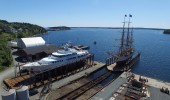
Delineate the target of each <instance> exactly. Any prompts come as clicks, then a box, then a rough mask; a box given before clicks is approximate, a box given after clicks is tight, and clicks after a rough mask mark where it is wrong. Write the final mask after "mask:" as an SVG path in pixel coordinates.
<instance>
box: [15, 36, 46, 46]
mask: <svg viewBox="0 0 170 100" xmlns="http://www.w3.org/2000/svg"><path fill="white" fill-rule="evenodd" d="M43 45H45V41H44V39H43V38H42V37H30V38H20V39H18V41H17V46H18V48H20V49H24V48H29V47H36V46H43Z"/></svg>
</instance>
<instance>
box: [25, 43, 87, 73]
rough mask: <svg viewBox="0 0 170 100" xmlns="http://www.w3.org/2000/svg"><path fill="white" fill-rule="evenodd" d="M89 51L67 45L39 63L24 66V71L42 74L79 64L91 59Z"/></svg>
mask: <svg viewBox="0 0 170 100" xmlns="http://www.w3.org/2000/svg"><path fill="white" fill-rule="evenodd" d="M89 55H90V53H89V52H88V50H81V49H79V50H78V49H76V48H73V47H71V46H70V44H66V45H65V46H64V49H62V50H58V51H56V52H53V53H52V55H50V56H48V57H45V58H43V59H41V60H39V61H37V62H32V63H28V64H25V65H23V66H22V71H34V72H41V71H47V70H51V69H55V68H59V67H62V66H65V65H68V64H72V63H75V62H79V61H81V60H83V59H86V58H87V57H89Z"/></svg>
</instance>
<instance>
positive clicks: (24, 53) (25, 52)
mask: <svg viewBox="0 0 170 100" xmlns="http://www.w3.org/2000/svg"><path fill="white" fill-rule="evenodd" d="M59 49H61V48H59V47H57V46H56V45H42V46H37V47H32V48H24V49H19V50H18V51H17V52H16V53H15V54H16V55H18V56H19V58H20V60H21V61H22V60H26V61H34V60H39V59H41V58H44V57H46V56H48V55H50V54H52V53H53V52H55V51H57V50H59Z"/></svg>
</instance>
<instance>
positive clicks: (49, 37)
mask: <svg viewBox="0 0 170 100" xmlns="http://www.w3.org/2000/svg"><path fill="white" fill-rule="evenodd" d="M121 31H122V30H121V29H104V28H72V29H71V30H64V31H48V33H47V34H44V35H41V36H42V37H43V38H44V39H45V40H46V42H47V43H50V44H55V45H60V46H61V45H62V44H65V43H66V42H68V41H71V42H72V43H73V44H83V45H88V46H90V52H91V53H93V54H95V60H96V61H100V62H104V63H105V60H106V57H108V54H107V52H113V53H114V52H116V50H117V48H118V47H119V45H120V41H119V39H120V37H121ZM133 37H134V47H135V49H136V51H139V52H141V59H140V61H139V62H138V63H137V64H136V65H135V66H134V67H133V69H132V72H134V73H137V74H141V75H145V76H149V77H152V78H156V79H160V80H164V81H168V82H170V74H169V73H170V50H169V49H170V35H166V34H163V30H151V29H134V34H133ZM94 41H96V45H95V44H94Z"/></svg>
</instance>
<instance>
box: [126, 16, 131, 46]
mask: <svg viewBox="0 0 170 100" xmlns="http://www.w3.org/2000/svg"><path fill="white" fill-rule="evenodd" d="M131 17H132V15H131V14H129V22H128V30H127V38H126V48H129V47H130V45H131V44H129V43H130V42H131V41H130V38H129V36H130V32H129V31H130V29H129V27H130V23H131V22H130V18H131Z"/></svg>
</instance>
